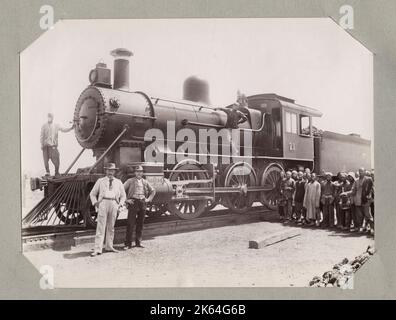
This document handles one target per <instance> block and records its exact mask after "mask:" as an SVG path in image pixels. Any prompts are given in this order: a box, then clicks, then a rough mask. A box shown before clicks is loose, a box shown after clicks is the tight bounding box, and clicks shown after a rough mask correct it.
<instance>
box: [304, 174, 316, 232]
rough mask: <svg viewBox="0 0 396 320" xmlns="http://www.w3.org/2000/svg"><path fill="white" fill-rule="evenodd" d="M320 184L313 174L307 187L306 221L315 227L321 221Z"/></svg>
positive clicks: (305, 196) (305, 201) (305, 197)
mask: <svg viewBox="0 0 396 320" xmlns="http://www.w3.org/2000/svg"><path fill="white" fill-rule="evenodd" d="M319 204H320V183H319V182H318V181H317V177H316V174H315V173H312V174H311V180H310V181H308V183H307V184H306V185H305V195H304V203H303V205H304V208H305V209H306V214H307V215H306V219H307V220H308V221H310V225H313V224H314V223H315V221H316V223H318V222H319V220H320V211H319Z"/></svg>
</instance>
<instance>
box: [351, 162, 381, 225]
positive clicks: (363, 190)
mask: <svg viewBox="0 0 396 320" xmlns="http://www.w3.org/2000/svg"><path fill="white" fill-rule="evenodd" d="M372 189H373V180H372V179H371V178H370V177H367V176H366V171H365V170H364V168H360V169H359V179H357V180H356V181H355V183H354V184H353V187H352V190H351V191H349V192H345V194H346V195H350V196H351V197H352V198H353V203H354V205H355V214H356V220H357V221H356V222H357V225H356V226H355V227H357V228H359V231H360V232H363V228H362V224H363V219H366V220H367V222H368V224H369V225H370V229H371V230H372V231H371V232H373V230H374V219H373V216H372V215H371V213H370V202H371V199H372Z"/></svg>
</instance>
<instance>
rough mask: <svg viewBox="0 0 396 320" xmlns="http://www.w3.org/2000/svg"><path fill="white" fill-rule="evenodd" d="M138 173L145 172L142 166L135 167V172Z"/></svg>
mask: <svg viewBox="0 0 396 320" xmlns="http://www.w3.org/2000/svg"><path fill="white" fill-rule="evenodd" d="M136 171H144V170H143V167H142V166H136V167H135V172H136Z"/></svg>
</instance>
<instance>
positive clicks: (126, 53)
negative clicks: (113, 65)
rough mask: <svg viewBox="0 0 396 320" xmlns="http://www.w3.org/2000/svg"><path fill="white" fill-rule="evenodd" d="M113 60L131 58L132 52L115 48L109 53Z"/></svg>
mask: <svg viewBox="0 0 396 320" xmlns="http://www.w3.org/2000/svg"><path fill="white" fill-rule="evenodd" d="M110 54H111V55H112V56H113V57H114V58H127V57H130V56H133V53H132V51H129V50H128V49H125V48H117V49H114V50H113V51H111V52H110Z"/></svg>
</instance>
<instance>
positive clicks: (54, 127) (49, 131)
mask: <svg viewBox="0 0 396 320" xmlns="http://www.w3.org/2000/svg"><path fill="white" fill-rule="evenodd" d="M73 128H74V123H73V125H72V126H71V127H70V128H62V127H61V126H60V125H59V124H56V123H54V115H53V114H52V113H48V121H47V122H46V123H44V124H43V126H42V127H41V132H40V144H41V150H43V158H44V167H45V175H46V176H49V175H50V169H49V160H51V162H52V163H53V164H54V166H55V176H58V175H59V165H60V160H59V151H58V132H59V131H61V132H69V131H71V130H73Z"/></svg>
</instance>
